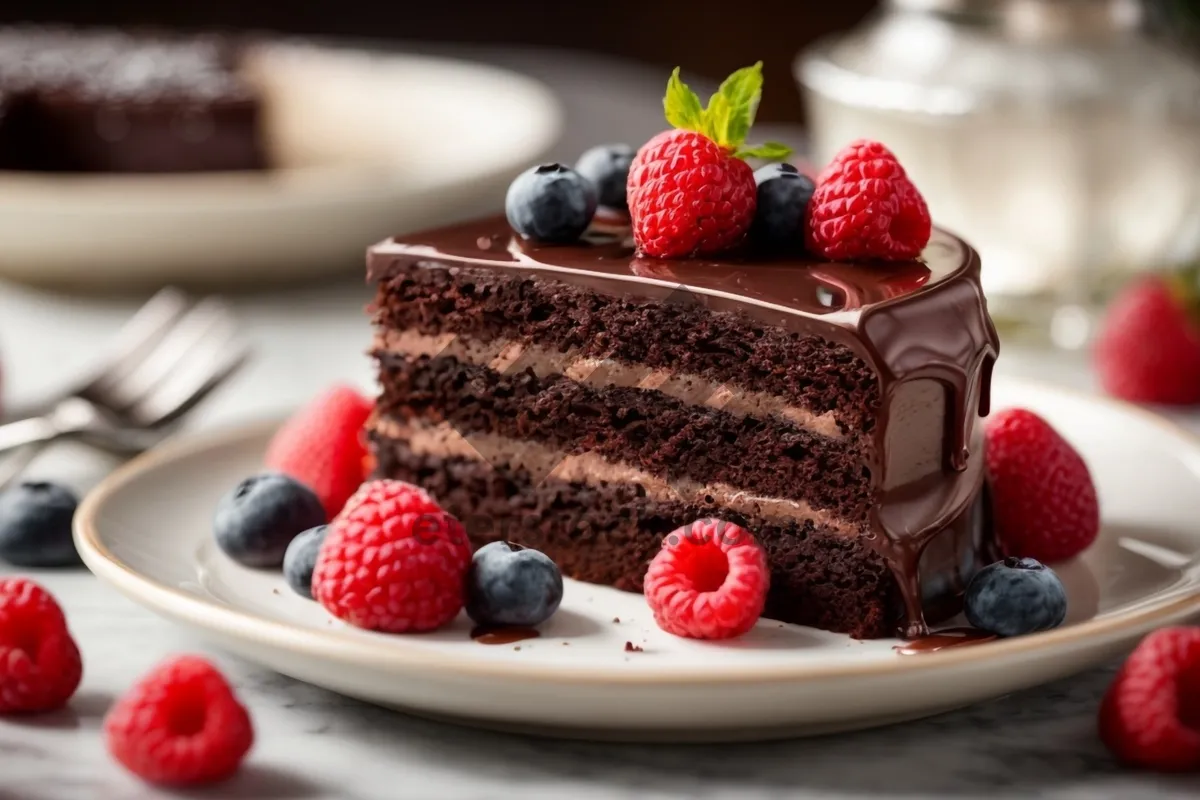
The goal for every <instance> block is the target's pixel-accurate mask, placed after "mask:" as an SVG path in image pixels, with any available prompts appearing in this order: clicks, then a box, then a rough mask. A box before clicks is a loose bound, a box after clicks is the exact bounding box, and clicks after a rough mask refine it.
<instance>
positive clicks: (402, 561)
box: [313, 480, 471, 633]
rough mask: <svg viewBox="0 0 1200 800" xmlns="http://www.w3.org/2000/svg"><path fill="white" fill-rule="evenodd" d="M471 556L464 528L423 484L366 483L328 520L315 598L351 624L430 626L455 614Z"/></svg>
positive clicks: (393, 628) (398, 628)
mask: <svg viewBox="0 0 1200 800" xmlns="http://www.w3.org/2000/svg"><path fill="white" fill-rule="evenodd" d="M470 563H471V546H470V543H469V542H468V541H467V535H466V532H465V531H464V530H463V527H462V525H461V524H459V522H458V520H456V519H455V518H454V517H452V516H450V515H449V514H447V513H446V512H445V511H443V510H442V509H441V508H440V507H439V506H438V505H437V503H435V502H434V501H433V499H432V498H430V497H429V495H428V494H426V493H425V492H424V491H422V490H421V489H418V488H417V487H416V486H413V485H411V484H408V483H403V482H402V481H392V480H378V481H371V482H369V483H365V484H363V486H362V488H360V489H359V490H358V492H357V493H356V494H355V495H354V496H353V497H351V498H350V501H349V502H348V503H346V507H345V508H344V509H343V510H342V513H341V514H339V515H338V516H337V518H335V519H334V521H333V522H332V523H330V525H329V531H328V532H327V534H326V536H325V541H324V543H323V544H322V545H321V552H320V554H319V555H318V556H317V565H316V568H315V569H314V570H313V597H315V598H316V599H317V600H318V601H320V603H321V604H322V605H323V606H325V608H326V609H327V610H328V611H329V613H331V614H333V615H334V616H335V617H337V618H338V619H341V620H345V621H346V622H348V623H350V624H351V625H356V626H358V627H360V628H366V629H367V630H377V631H386V632H389V633H408V632H417V631H430V630H434V629H436V628H440V627H441V626H443V625H445V624H446V623H447V622H449V621H450V620H452V619H454V617H455V616H457V615H458V612H459V610H461V609H462V605H463V591H464V590H463V580H464V577H465V574H466V571H467V567H468V566H469V565H470Z"/></svg>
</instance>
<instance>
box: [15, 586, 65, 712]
mask: <svg viewBox="0 0 1200 800" xmlns="http://www.w3.org/2000/svg"><path fill="white" fill-rule="evenodd" d="M82 677H83V661H82V660H81V659H80V656H79V648H78V647H77V646H76V644H75V640H74V639H72V638H71V633H70V631H69V630H68V629H67V619H66V617H65V616H63V612H62V609H61V608H60V607H59V605H58V603H57V602H55V600H54V598H53V597H52V596H51V595H50V593H49V592H47V591H46V590H45V589H43V588H42V587H41V586H38V585H37V584H36V583H34V582H33V581H30V580H26V579H25V578H3V579H0V714H27V713H35V712H41V711H53V710H54V709H57V708H61V707H62V706H64V705H66V703H67V701H68V700H70V699H71V696H72V695H73V694H75V690H76V689H77V688H79V681H80V680H81V679H82Z"/></svg>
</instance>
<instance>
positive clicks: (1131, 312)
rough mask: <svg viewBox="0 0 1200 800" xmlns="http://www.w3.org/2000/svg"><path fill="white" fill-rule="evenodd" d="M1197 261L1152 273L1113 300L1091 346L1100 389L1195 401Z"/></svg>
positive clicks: (1199, 322) (1135, 397) (1132, 397)
mask: <svg viewBox="0 0 1200 800" xmlns="http://www.w3.org/2000/svg"><path fill="white" fill-rule="evenodd" d="M1198 280H1200V266H1197V267H1192V268H1189V269H1187V270H1182V271H1180V272H1178V273H1175V274H1171V275H1163V276H1158V275H1156V276H1151V277H1147V278H1143V279H1141V280H1138V281H1135V282H1134V283H1132V284H1130V285H1129V286H1127V287H1126V288H1125V289H1124V290H1122V291H1121V293H1120V294H1119V295H1118V296H1117V297H1116V299H1114V300H1113V302H1112V305H1111V306H1110V307H1109V309H1108V314H1107V316H1106V317H1105V319H1104V322H1103V324H1102V325H1101V327H1100V332H1099V334H1098V336H1097V338H1096V345H1095V350H1094V357H1095V364H1096V372H1097V374H1098V375H1099V377H1100V384H1101V386H1103V387H1104V390H1105V391H1106V392H1108V393H1109V394H1111V395H1112V396H1114V397H1119V398H1121V399H1122V400H1128V401H1130V402H1133V403H1161V404H1164V405H1195V404H1197V403H1200V297H1198V296H1197V286H1198V284H1197V281H1198Z"/></svg>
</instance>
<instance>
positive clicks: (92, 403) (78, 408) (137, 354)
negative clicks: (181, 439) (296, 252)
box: [0, 289, 249, 487]
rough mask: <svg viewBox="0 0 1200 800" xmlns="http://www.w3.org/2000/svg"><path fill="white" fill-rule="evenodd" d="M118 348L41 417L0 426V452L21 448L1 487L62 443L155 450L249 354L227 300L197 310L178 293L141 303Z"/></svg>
mask: <svg viewBox="0 0 1200 800" xmlns="http://www.w3.org/2000/svg"><path fill="white" fill-rule="evenodd" d="M114 345H115V346H114V348H113V350H112V351H111V354H110V355H109V356H108V357H107V358H105V359H104V360H103V361H102V363H101V364H100V366H99V367H98V368H97V369H96V370H94V372H93V373H92V375H91V377H90V378H88V379H87V380H85V381H83V382H82V383H80V384H78V385H77V386H75V387H74V388H73V389H71V390H69V391H68V392H66V393H65V394H63V395H62V396H60V397H59V398H58V399H57V400H55V401H52V402H51V403H49V404H47V406H45V407H44V408H43V410H42V412H41V413H37V414H32V415H29V416H27V417H25V418H23V419H21V420H19V421H17V422H11V423H9V424H7V425H2V426H0V454H3V453H6V452H10V451H12V450H17V451H18V452H17V453H15V454H14V455H13V456H11V457H10V458H9V459H8V461H7V462H5V463H4V464H3V465H2V467H3V468H2V469H0V487H3V486H4V485H5V484H7V483H8V482H10V481H11V480H12V479H13V478H14V477H16V476H17V475H18V474H20V473H21V472H22V471H23V470H24V469H25V467H26V466H28V464H29V463H30V462H31V461H32V460H33V458H34V457H36V455H37V453H38V452H40V451H41V449H42V448H44V447H45V446H47V445H48V444H50V443H51V442H54V441H57V440H60V439H68V438H73V439H80V440H84V441H86V442H88V443H89V444H91V445H93V446H95V447H99V448H101V449H104V450H108V451H109V452H112V453H115V454H118V455H133V454H136V453H139V452H141V451H143V450H145V449H147V448H149V447H151V446H153V445H154V444H156V443H158V442H159V441H161V440H162V439H163V438H165V437H166V436H167V435H168V434H169V433H170V432H171V431H172V430H173V428H174V426H175V423H177V422H178V421H179V420H180V419H181V418H182V417H183V416H184V415H185V414H187V413H188V412H189V411H191V410H192V409H193V408H195V407H196V405H198V404H199V403H200V402H202V401H203V400H204V399H205V398H206V397H207V396H208V395H209V394H210V393H211V392H212V391H213V390H214V389H216V388H217V387H218V386H220V385H221V384H222V383H224V382H225V380H226V379H227V378H229V377H230V376H231V375H232V374H234V373H235V372H236V371H237V370H238V369H239V368H240V367H241V366H242V364H244V363H245V361H246V358H247V356H248V355H249V350H248V348H247V347H246V346H245V344H244V343H242V342H240V341H239V340H238V337H237V327H236V325H235V323H234V320H233V315H232V313H231V312H230V311H229V309H228V308H227V307H226V306H225V305H224V304H223V303H221V302H219V301H217V300H213V299H205V300H201V301H200V302H198V303H196V304H195V305H192V304H191V303H190V301H189V300H188V298H187V297H185V296H184V295H183V294H181V293H180V292H178V291H175V290H173V289H166V290H163V291H162V292H160V293H159V294H157V295H155V297H154V298H153V299H151V300H150V301H149V302H148V303H147V304H146V305H145V306H143V307H142V309H141V310H140V311H139V312H138V313H137V314H136V315H135V316H134V317H133V319H131V320H130V321H129V322H128V323H127V324H126V325H125V326H124V327H123V328H122V329H121V331H120V333H119V334H118V335H117V338H116V341H115V342H114Z"/></svg>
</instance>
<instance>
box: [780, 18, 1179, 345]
mask: <svg viewBox="0 0 1200 800" xmlns="http://www.w3.org/2000/svg"><path fill="white" fill-rule="evenodd" d="M1143 11H1144V9H1143V8H1142V5H1141V4H1140V3H1139V2H1136V0H887V2H885V3H884V7H883V9H882V10H881V11H880V12H879V13H877V14H876V15H875V16H873V17H872V18H870V19H868V20H867V21H866V22H865V23H863V24H862V25H861V26H860V27H859V28H858V29H856V30H853V31H851V32H849V33H847V34H844V35H841V36H838V37H836V38H833V39H830V40H826V41H824V42H820V43H818V44H817V45H816V46H815V47H813V48H812V49H811V50H809V51H808V52H805V53H802V54H801V55H800V56H799V57H798V59H797V61H796V76H797V79H798V81H799V82H800V85H801V89H802V92H803V93H804V96H805V100H806V104H807V106H808V110H809V120H810V135H811V140H812V151H813V156H814V158H815V159H816V160H817V161H818V163H823V162H824V161H825V160H827V159H828V158H830V157H831V156H832V155H833V153H835V152H836V151H837V150H838V149H839V148H840V147H842V146H843V145H844V144H846V143H847V142H849V141H851V140H853V139H856V138H861V137H868V138H872V139H878V140H880V141H882V142H884V143H885V144H887V145H888V146H889V147H891V148H892V149H893V150H894V151H895V152H896V154H897V156H898V157H899V158H900V159H901V161H902V162H903V163H904V165H905V167H906V169H908V171H909V173H910V175H911V176H912V178H913V180H914V182H915V183H916V184H917V186H918V187H919V188H920V189H921V191H922V193H923V194H924V195H925V197H926V199H927V200H928V202H929V205H930V208H931V211H932V213H933V216H934V219H935V220H936V221H937V222H938V224H940V225H943V226H945V227H947V228H949V229H951V230H954V231H956V232H958V233H960V234H962V235H963V236H964V237H965V238H967V239H969V240H970V241H971V242H972V244H974V245H975V246H976V247H977V248H978V249H979V250H980V252H981V255H982V257H983V261H984V288H985V290H986V292H987V294H988V298H989V302H990V306H991V308H992V310H993V314H994V315H995V316H996V317H997V320H998V322H1000V323H1005V322H1007V323H1010V325H1011V324H1012V323H1017V324H1020V325H1022V326H1025V327H1027V328H1028V326H1031V325H1032V326H1034V327H1035V328H1036V329H1038V330H1040V331H1042V332H1045V333H1048V334H1050V335H1051V337H1052V338H1053V340H1054V341H1056V342H1057V343H1058V344H1060V345H1063V346H1067V347H1077V346H1081V345H1083V344H1084V343H1085V342H1086V341H1087V339H1088V336H1089V334H1090V326H1091V319H1092V314H1091V312H1092V311H1093V310H1094V309H1095V308H1097V307H1098V304H1099V303H1101V302H1102V301H1103V300H1104V298H1105V297H1106V296H1107V294H1108V293H1109V292H1110V291H1111V289H1112V287H1113V286H1114V285H1116V284H1117V283H1118V282H1120V281H1122V280H1124V279H1125V278H1126V277H1128V275H1129V274H1130V273H1131V272H1133V271H1137V270H1143V269H1148V268H1153V267H1157V266H1162V265H1165V264H1167V263H1170V262H1176V261H1181V260H1186V259H1189V258H1191V257H1194V256H1195V255H1196V254H1197V252H1200V68H1198V67H1197V65H1196V64H1195V63H1193V62H1192V61H1191V60H1190V59H1188V58H1186V57H1184V56H1182V55H1181V54H1179V53H1177V52H1174V51H1172V50H1170V49H1168V48H1167V47H1166V46H1165V45H1163V44H1160V43H1158V42H1156V41H1155V40H1153V39H1152V38H1151V37H1150V36H1149V35H1148V34H1146V33H1145V32H1144V29H1143V25H1142V22H1143Z"/></svg>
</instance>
